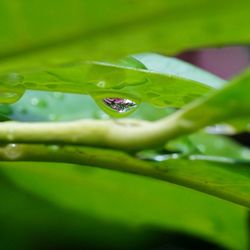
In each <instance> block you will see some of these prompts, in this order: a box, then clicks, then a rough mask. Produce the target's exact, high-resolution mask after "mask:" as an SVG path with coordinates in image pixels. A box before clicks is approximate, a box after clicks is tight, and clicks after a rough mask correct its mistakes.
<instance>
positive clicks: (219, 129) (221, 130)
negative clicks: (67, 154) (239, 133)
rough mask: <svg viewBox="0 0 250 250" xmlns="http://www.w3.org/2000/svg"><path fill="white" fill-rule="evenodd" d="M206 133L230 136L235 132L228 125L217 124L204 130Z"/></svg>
mask: <svg viewBox="0 0 250 250" xmlns="http://www.w3.org/2000/svg"><path fill="white" fill-rule="evenodd" d="M205 130H206V132H207V133H209V134H218V135H219V134H221V135H232V134H234V133H235V132H236V131H235V129H234V128H233V127H232V126H230V125H228V124H218V125H214V126H209V127H206V128H205Z"/></svg>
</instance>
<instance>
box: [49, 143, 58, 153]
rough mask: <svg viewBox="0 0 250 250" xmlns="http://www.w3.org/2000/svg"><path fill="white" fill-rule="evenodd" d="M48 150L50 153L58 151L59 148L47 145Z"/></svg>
mask: <svg viewBox="0 0 250 250" xmlns="http://www.w3.org/2000/svg"><path fill="white" fill-rule="evenodd" d="M48 149H49V150H50V151H51V152H57V151H58V150H59V149H60V146H59V145H49V146H48Z"/></svg>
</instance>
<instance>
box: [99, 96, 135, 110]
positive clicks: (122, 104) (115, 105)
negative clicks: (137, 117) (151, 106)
mask: <svg viewBox="0 0 250 250" xmlns="http://www.w3.org/2000/svg"><path fill="white" fill-rule="evenodd" d="M103 102H104V103H105V104H106V105H107V106H109V107H110V108H112V109H113V110H115V111H117V112H119V113H124V112H128V111H130V110H131V109H133V108H136V106H137V105H136V103H135V102H133V101H131V100H129V99H122V98H104V99H103Z"/></svg>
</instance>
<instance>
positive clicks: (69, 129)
mask: <svg viewBox="0 0 250 250" xmlns="http://www.w3.org/2000/svg"><path fill="white" fill-rule="evenodd" d="M180 114H181V112H177V113H176V114H174V115H172V116H170V117H167V118H165V119H162V120H159V121H156V122H147V121H140V120H105V121H104V120H79V121H71V122H40V123H21V122H2V123H0V141H1V142H9V143H10V142H18V143H51V144H53V143H54V144H57V143H59V144H76V145H88V146H98V147H109V148H116V149H123V150H131V151H133V150H134V151H136V150H139V149H145V148H153V147H157V146H161V145H163V144H164V143H165V142H166V141H167V140H169V139H172V138H174V137H177V136H179V135H182V134H185V133H191V132H193V131H195V130H196V129H197V126H196V125H195V124H194V123H192V124H191V123H190V124H189V123H185V122H183V120H182V118H181V115H180ZM200 127H202V126H200Z"/></svg>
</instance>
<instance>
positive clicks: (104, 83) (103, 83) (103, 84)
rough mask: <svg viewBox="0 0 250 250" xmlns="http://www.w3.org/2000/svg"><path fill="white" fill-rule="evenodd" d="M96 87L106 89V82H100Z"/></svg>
mask: <svg viewBox="0 0 250 250" xmlns="http://www.w3.org/2000/svg"><path fill="white" fill-rule="evenodd" d="M96 85H97V87H99V88H105V87H106V82H105V81H100V82H98V83H97V84H96Z"/></svg>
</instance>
